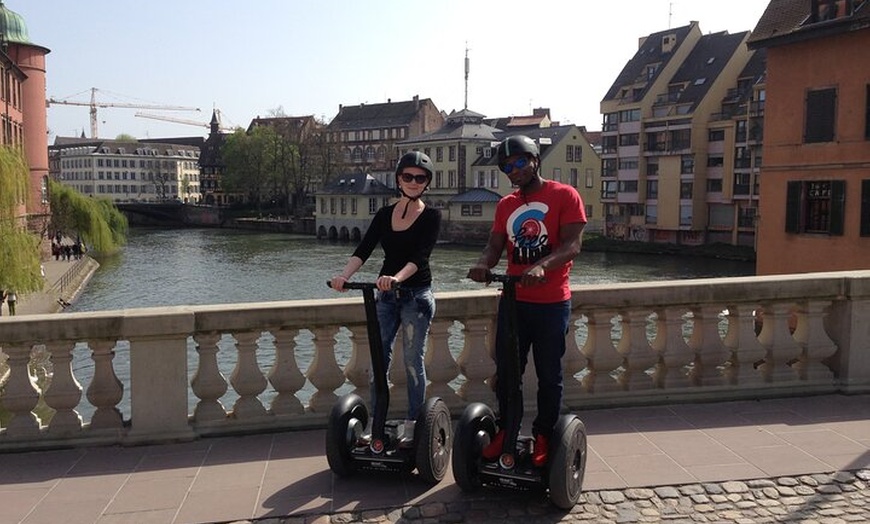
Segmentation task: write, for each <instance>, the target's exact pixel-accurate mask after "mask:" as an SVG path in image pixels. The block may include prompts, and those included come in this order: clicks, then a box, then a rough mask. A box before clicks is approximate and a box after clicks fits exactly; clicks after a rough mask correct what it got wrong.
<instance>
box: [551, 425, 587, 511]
mask: <svg viewBox="0 0 870 524" xmlns="http://www.w3.org/2000/svg"><path fill="white" fill-rule="evenodd" d="M553 437H554V440H555V444H556V447H555V449H553V450H552V451H551V453H552V455H551V456H550V460H549V465H548V467H549V477H548V478H549V486H550V501H551V502H552V503H553V504H554V505H555V506H557V507H559V508H561V509H571V508H573V507H574V505H575V504H577V501H578V500H579V499H580V493H581V492H582V491H583V476H584V474H585V473H586V426H584V425H583V422H582V421H581V420H580V419H579V418H577V417H576V416H574V415H563V416H562V417H561V418H560V419H559V423H558V424H556V431H555V433H554V434H553Z"/></svg>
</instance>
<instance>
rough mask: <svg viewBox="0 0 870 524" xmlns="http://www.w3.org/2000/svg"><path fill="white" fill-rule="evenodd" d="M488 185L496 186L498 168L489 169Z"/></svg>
mask: <svg viewBox="0 0 870 524" xmlns="http://www.w3.org/2000/svg"><path fill="white" fill-rule="evenodd" d="M489 187H491V188H498V170H497V169H490V170H489Z"/></svg>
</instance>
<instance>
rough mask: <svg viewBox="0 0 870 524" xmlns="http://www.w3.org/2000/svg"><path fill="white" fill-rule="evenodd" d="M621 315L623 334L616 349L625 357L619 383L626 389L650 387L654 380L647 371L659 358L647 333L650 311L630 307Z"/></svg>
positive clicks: (636, 389)
mask: <svg viewBox="0 0 870 524" xmlns="http://www.w3.org/2000/svg"><path fill="white" fill-rule="evenodd" d="M619 316H620V321H619V322H620V325H621V326H622V336H621V337H620V339H619V342H618V343H617V345H616V351H618V352H619V354H620V355H622V356H623V358H624V361H623V368H624V371H623V373H622V374H621V375H620V376H619V383H620V385H621V386H622V389H624V390H626V391H638V390H644V389H650V388H652V387H653V380H652V377H651V376H650V375H649V374H648V373H647V371H648V370H649V369H650V368H652V367H653V366H655V364H656V361H657V359H656V354H655V352H654V351H653V349H652V346H651V345H650V342H649V339H648V338H647V335H646V328H647V323H648V322H649V312H648V311H641V310H633V309H630V310H625V311H621V312H620V314H619Z"/></svg>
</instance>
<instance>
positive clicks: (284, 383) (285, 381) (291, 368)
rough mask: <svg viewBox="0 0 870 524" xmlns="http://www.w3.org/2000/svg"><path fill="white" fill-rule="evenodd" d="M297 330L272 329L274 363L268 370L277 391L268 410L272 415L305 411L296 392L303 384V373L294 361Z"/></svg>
mask: <svg viewBox="0 0 870 524" xmlns="http://www.w3.org/2000/svg"><path fill="white" fill-rule="evenodd" d="M297 331H298V330H296V329H288V328H279V329H274V330H272V334H273V335H274V337H275V364H274V365H273V366H272V369H271V370H270V371H269V377H268V378H269V383H270V384H272V387H273V388H274V389H275V391H276V392H277V395H276V396H275V398H274V399H273V400H272V405H271V407H270V410H271V412H272V414H273V415H278V416H281V415H301V414H302V413H304V412H305V408H304V407H303V406H302V402H300V401H299V398H298V397H296V392H297V391H299V390H300V389H302V386H304V385H305V375H303V374H302V372H301V371H299V364H297V362H296V344H295V343H294V336H295V335H296V333H297Z"/></svg>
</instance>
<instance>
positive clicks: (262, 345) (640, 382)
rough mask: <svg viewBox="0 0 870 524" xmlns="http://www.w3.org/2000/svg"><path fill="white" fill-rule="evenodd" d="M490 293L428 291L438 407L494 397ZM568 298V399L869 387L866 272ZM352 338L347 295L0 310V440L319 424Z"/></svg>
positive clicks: (584, 290) (123, 439)
mask: <svg viewBox="0 0 870 524" xmlns="http://www.w3.org/2000/svg"><path fill="white" fill-rule="evenodd" d="M496 297H497V292H496V291H495V290H492V289H489V290H481V291H475V292H451V293H439V294H437V295H436V299H437V302H438V308H437V309H438V311H437V316H436V318H435V321H434V323H433V325H432V330H431V334H430V340H429V347H428V351H427V355H426V365H427V373H428V378H429V380H430V384H429V389H428V393H429V394H430V395H439V396H441V397H442V398H444V400H445V401H446V402H447V404H448V406H449V407H450V408H451V410H452V411H453V413H454V414H458V413H459V412H460V411H461V409H462V407H463V406H464V405H465V404H466V403H468V402H471V401H484V402H488V403H490V404H492V405H494V395H493V393H492V391H491V389H490V387H489V385H488V383H487V380H488V379H489V377H490V376H491V375H492V374H493V373H494V369H495V366H494V363H493V361H492V358H491V349H490V346H491V343H492V337H491V334H492V333H493V329H494V316H495V309H496ZM573 303H574V307H573V320H574V322H572V329H571V331H570V332H569V333H568V335H567V340H568V351H567V354H566V355H565V358H564V367H565V370H566V372H565V377H566V378H565V405H566V409H569V410H572V411H579V410H583V409H585V408H592V407H600V406H613V405H637V404H650V403H664V402H668V403H674V402H688V401H717V400H731V399H737V398H759V397H775V396H784V395H807V394H814V393H831V392H843V393H858V392H866V391H868V390H870V327H868V326H870V323H868V322H867V319H868V318H870V271H863V272H841V273H816V274H807V275H787V276H779V277H747V278H723V279H708V280H686V281H670V282H654V283H634V284H618V285H606V286H580V287H575V288H574V290H573ZM367 344H368V342H367V337H366V334H365V319H364V317H363V308H362V305H361V299H359V298H338V299H330V300H316V301H314V300H310V301H290V302H270V303H250V304H228V305H215V306H196V307H166V308H148V309H133V310H123V311H106V312H96V313H72V314H57V315H38V316H20V317H15V318H14V319H13V318H8V317H3V318H2V319H0V377H2V378H0V414H3V413H4V412H5V415H4V416H0V450H17V449H43V448H48V447H57V446H75V445H94V444H116V443H121V444H133V443H142V442H161V441H177V440H185V439H195V438H197V437H199V436H204V435H216V434H227V433H238V432H255V431H267V430H277V429H291V428H304V427H322V426H324V425H325V423H326V417H327V414H328V412H329V409H330V407H331V406H332V404H333V402H334V401H335V400H336V399H337V397H338V395H339V394H341V393H343V392H346V391H351V390H356V391H357V392H358V393H360V394H362V395H363V398H368V369H369V357H368V354H369V349H368V345H367ZM401 353H402V352H401V351H397V352H394V365H393V368H392V369H393V371H392V372H391V375H390V380H391V382H392V395H391V399H392V400H393V402H392V405H391V412H392V413H393V414H401V413H403V412H404V411H405V410H406V407H407V399H406V397H405V374H404V372H403V371H402V368H403V365H402V362H401V359H402V355H401ZM4 355H5V357H4ZM4 358H5V360H6V365H5V366H4V365H3V364H2V361H3V359H4ZM532 366H533V364H532V363H531V362H530V364H529V367H530V369H528V370H527V374H526V376H527V379H526V381H525V385H524V388H525V401H526V404H527V405H528V407H529V409H530V411H533V410H534V402H535V394H534V391H535V389H536V380H535V379H534V378H533V377H534V375H533V373H534V370H533V369H531V368H532ZM4 368H5V369H4ZM530 376H531V377H532V378H529V377H530ZM83 397H84V398H83Z"/></svg>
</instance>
